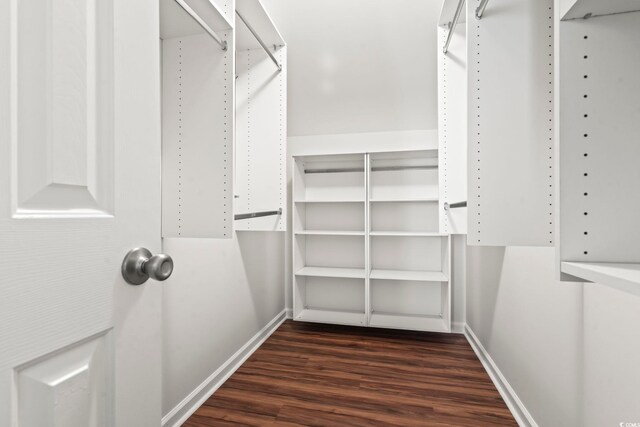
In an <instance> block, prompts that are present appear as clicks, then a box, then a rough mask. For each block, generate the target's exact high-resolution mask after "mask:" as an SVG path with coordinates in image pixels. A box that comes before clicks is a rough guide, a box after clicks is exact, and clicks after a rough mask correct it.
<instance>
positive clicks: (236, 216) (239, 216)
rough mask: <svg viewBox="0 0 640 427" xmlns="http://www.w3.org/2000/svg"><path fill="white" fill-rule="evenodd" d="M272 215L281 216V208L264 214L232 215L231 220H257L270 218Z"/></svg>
mask: <svg viewBox="0 0 640 427" xmlns="http://www.w3.org/2000/svg"><path fill="white" fill-rule="evenodd" d="M272 215H282V208H280V209H278V210H277V211H264V212H251V213H246V214H238V215H234V217H233V219H235V220H239V219H251V218H259V217H261V216H272Z"/></svg>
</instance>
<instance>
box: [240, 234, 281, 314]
mask: <svg viewBox="0 0 640 427" xmlns="http://www.w3.org/2000/svg"><path fill="white" fill-rule="evenodd" d="M285 234H286V233H283V232H278V231H238V232H236V236H237V237H238V246H239V248H240V259H241V262H242V266H243V267H244V268H243V270H244V273H245V275H246V279H247V284H248V286H249V288H248V289H249V292H250V294H251V299H252V302H253V307H254V309H255V311H256V313H257V315H258V317H259V318H262V319H264V318H265V317H268V316H271V313H270V309H269V306H267V305H265V304H262V302H263V301H264V300H265V299H267V298H272V296H271V294H272V293H273V289H272V287H270V286H267V284H266V283H265V281H266V280H267V278H269V279H268V280H270V281H271V282H273V281H277V282H278V283H281V284H282V285H283V286H284V265H283V262H282V261H283V255H284V238H285ZM281 306H282V307H283V308H284V292H282V304H281Z"/></svg>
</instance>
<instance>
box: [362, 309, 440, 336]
mask: <svg viewBox="0 0 640 427" xmlns="http://www.w3.org/2000/svg"><path fill="white" fill-rule="evenodd" d="M369 326H374V327H380V328H395V329H410V330H423V331H433V332H449V330H448V328H447V325H446V324H445V322H444V320H442V317H440V316H420V315H405V314H394V313H382V312H374V313H371V319H370V321H369Z"/></svg>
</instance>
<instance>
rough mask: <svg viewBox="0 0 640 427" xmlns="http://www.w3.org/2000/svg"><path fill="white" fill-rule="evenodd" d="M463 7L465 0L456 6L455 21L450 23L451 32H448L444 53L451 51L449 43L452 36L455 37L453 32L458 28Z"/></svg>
mask: <svg viewBox="0 0 640 427" xmlns="http://www.w3.org/2000/svg"><path fill="white" fill-rule="evenodd" d="M463 8H464V0H460V1H458V7H456V13H455V14H454V15H453V21H451V22H450V23H449V34H447V41H446V42H444V46H443V47H442V53H445V54H446V53H447V52H448V51H449V43H451V37H453V33H454V31H455V30H456V26H457V25H458V19H460V14H461V13H462V9H463Z"/></svg>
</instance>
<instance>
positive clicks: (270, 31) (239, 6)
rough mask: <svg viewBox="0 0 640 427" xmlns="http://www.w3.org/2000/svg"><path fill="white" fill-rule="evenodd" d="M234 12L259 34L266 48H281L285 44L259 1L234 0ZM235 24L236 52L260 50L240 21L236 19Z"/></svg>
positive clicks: (254, 39)
mask: <svg viewBox="0 0 640 427" xmlns="http://www.w3.org/2000/svg"><path fill="white" fill-rule="evenodd" d="M236 10H237V11H238V12H239V13H240V14H242V16H243V17H244V18H245V19H246V20H247V22H248V23H249V24H250V25H251V26H252V27H253V28H254V29H255V31H256V32H257V33H258V34H260V37H261V38H262V40H263V41H264V42H265V44H266V45H267V46H269V47H272V46H274V45H275V46H283V45H284V44H285V42H284V39H283V38H282V35H280V32H278V29H277V28H276V26H275V24H274V23H273V21H272V20H271V17H270V16H269V13H268V12H267V11H266V9H265V8H264V6H263V5H262V3H261V2H260V0H236ZM236 22H237V23H238V25H237V26H236V29H237V31H236V47H237V48H238V50H247V49H260V48H261V47H260V44H258V41H257V40H256V38H255V37H254V36H253V35H252V34H251V33H250V32H249V30H248V28H247V27H246V26H245V25H244V24H243V23H242V21H240V19H237V20H236ZM265 56H266V55H265Z"/></svg>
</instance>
